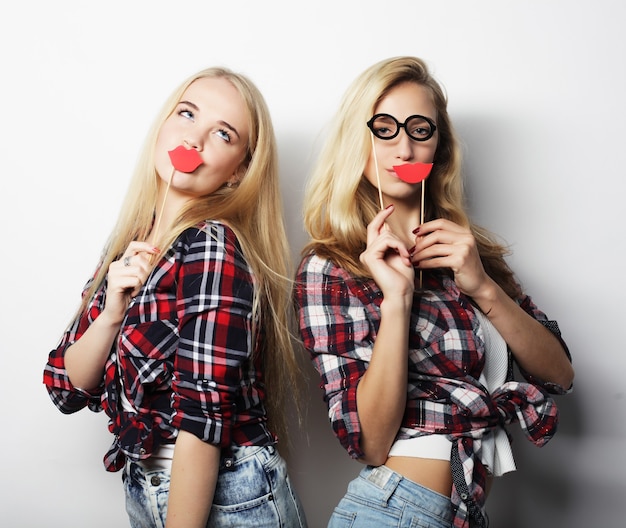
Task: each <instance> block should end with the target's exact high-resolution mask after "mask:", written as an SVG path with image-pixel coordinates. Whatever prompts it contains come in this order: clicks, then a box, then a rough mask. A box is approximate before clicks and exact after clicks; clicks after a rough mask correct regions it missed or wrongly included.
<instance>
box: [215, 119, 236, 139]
mask: <svg viewBox="0 0 626 528" xmlns="http://www.w3.org/2000/svg"><path fill="white" fill-rule="evenodd" d="M218 124H220V125H222V126H223V127H226V128H228V130H230V131H232V132H233V133H234V134H235V135H236V136H237V137H238V138H239V139H241V136H240V135H239V132H237V129H236V128H235V127H234V126H232V125H231V124H229V123H227V122H226V121H218Z"/></svg>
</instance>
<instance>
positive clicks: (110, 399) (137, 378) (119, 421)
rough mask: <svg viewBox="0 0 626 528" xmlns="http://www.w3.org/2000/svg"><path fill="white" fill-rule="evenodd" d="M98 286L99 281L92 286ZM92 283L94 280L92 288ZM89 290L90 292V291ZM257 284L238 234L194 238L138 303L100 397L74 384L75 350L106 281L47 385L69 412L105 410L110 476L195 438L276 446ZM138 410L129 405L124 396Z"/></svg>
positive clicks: (60, 351)
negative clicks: (256, 310) (70, 354)
mask: <svg viewBox="0 0 626 528" xmlns="http://www.w3.org/2000/svg"><path fill="white" fill-rule="evenodd" d="M91 280H93V279H91ZM90 282H91V281H90ZM90 282H89V283H87V286H86V287H88V286H89V284H90ZM254 287H255V286H254V277H253V275H252V272H251V270H250V268H249V266H248V264H247V263H246V261H245V260H244V258H243V255H242V252H241V248H240V247H239V244H238V242H237V239H236V236H235V234H234V232H233V231H232V230H231V229H230V228H228V227H227V226H225V225H223V224H220V223H218V222H207V223H203V224H202V225H199V226H197V228H191V229H187V230H186V231H184V232H183V233H182V234H181V235H180V237H179V238H178V239H177V240H176V241H175V242H174V244H173V245H172V247H171V248H170V249H169V250H168V251H167V253H166V254H165V255H164V256H163V258H162V259H161V261H160V262H159V263H158V264H157V266H156V267H155V269H154V270H153V272H152V274H151V275H150V276H149V277H148V280H147V281H146V283H145V284H144V286H143V288H142V290H141V291H140V293H139V294H138V295H137V296H136V297H135V299H133V301H132V302H131V304H130V306H129V308H128V311H127V313H126V317H125V319H124V321H123V323H122V326H121V329H120V334H119V338H118V340H117V341H116V342H115V343H114V346H113V348H112V350H111V353H110V356H109V358H108V360H107V362H106V365H105V372H104V378H103V381H102V385H101V386H100V387H99V388H98V390H95V391H92V392H91V393H87V392H86V391H83V390H81V389H79V388H76V387H73V386H72V384H71V382H70V380H69V378H68V376H67V372H66V371H65V364H64V355H65V350H66V349H67V348H68V347H69V346H70V345H71V344H72V343H74V342H76V341H77V340H78V339H79V338H80V337H81V335H82V334H83V333H84V332H85V331H86V330H87V328H88V327H89V325H90V324H91V322H93V321H94V320H95V318H96V317H98V315H99V314H100V312H101V311H102V309H103V307H104V302H105V298H106V282H105V284H104V285H103V286H102V287H101V288H100V289H99V290H98V291H97V292H96V295H95V296H94V298H93V300H92V301H91V302H90V304H89V306H88V308H87V310H86V311H85V313H83V314H82V315H81V316H80V317H78V318H77V319H76V320H75V321H74V322H73V323H72V325H71V326H70V327H69V329H68V330H67V331H66V332H65V334H64V335H63V336H62V338H61V340H60V342H59V344H58V346H57V348H55V349H54V350H52V351H51V352H50V355H49V358H48V363H47V365H46V367H45V370H44V383H45V385H46V387H47V389H48V392H49V394H50V397H51V399H52V401H53V403H54V404H55V405H56V406H57V407H58V408H59V409H60V410H61V411H62V412H64V413H73V412H76V411H78V410H80V409H82V408H84V407H86V406H87V407H89V408H90V409H91V410H92V411H101V410H104V411H105V412H106V414H107V415H108V416H109V418H110V421H109V430H110V431H111V433H113V434H114V435H115V441H114V442H113V445H112V446H111V448H110V450H109V452H108V453H107V454H106V455H105V458H104V464H105V467H106V469H107V470H108V471H117V470H119V469H121V468H122V466H123V465H124V461H125V458H126V457H129V458H131V459H133V460H138V459H143V458H147V457H149V456H150V454H151V453H152V452H154V450H155V449H156V448H157V447H158V446H159V445H160V444H161V443H171V442H173V441H174V440H175V438H176V435H177V431H178V430H180V429H182V430H185V431H189V432H191V433H193V434H194V435H196V436H197V437H198V438H201V439H202V440H204V441H206V442H209V443H212V444H216V445H220V446H221V447H223V448H226V447H228V446H230V445H231V444H235V445H269V444H274V443H275V442H276V438H275V437H274V436H273V434H272V433H271V432H270V431H269V430H268V429H267V427H266V422H267V417H266V410H265V406H264V403H263V402H264V398H265V389H264V385H263V377H262V374H261V370H260V366H261V361H262V358H261V357H260V354H254V355H253V352H255V351H260V346H259V345H260V337H259V335H253V330H252V327H253V316H252V302H253V294H254ZM122 390H123V391H124V395H125V397H126V398H127V400H128V401H129V402H130V403H131V405H132V407H133V408H134V410H135V411H136V412H128V410H126V409H124V408H123V406H122V402H121V401H120V393H121V391H122Z"/></svg>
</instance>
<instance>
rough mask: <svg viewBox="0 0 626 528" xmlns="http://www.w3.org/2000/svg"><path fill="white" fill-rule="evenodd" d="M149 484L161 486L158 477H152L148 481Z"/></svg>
mask: <svg viewBox="0 0 626 528" xmlns="http://www.w3.org/2000/svg"><path fill="white" fill-rule="evenodd" d="M150 484H152V485H153V486H158V485H159V484H161V479H160V477H157V476H156V475H153V476H152V478H151V479H150Z"/></svg>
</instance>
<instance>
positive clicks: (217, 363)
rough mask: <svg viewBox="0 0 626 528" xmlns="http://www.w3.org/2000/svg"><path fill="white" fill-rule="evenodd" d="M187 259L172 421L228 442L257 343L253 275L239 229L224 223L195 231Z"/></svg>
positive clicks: (221, 442) (183, 267) (216, 440)
mask: <svg viewBox="0 0 626 528" xmlns="http://www.w3.org/2000/svg"><path fill="white" fill-rule="evenodd" d="M182 259H183V261H182V264H181V269H180V272H179V282H178V292H177V299H178V300H177V312H178V320H179V336H180V341H179V346H178V350H177V352H176V356H175V359H174V373H173V382H172V388H173V394H172V398H173V401H172V405H173V410H174V414H173V417H172V425H173V426H174V427H176V428H178V429H181V430H184V431H187V432H190V433H192V434H194V435H195V436H197V437H198V438H200V439H201V440H203V441H205V442H208V443H211V444H216V445H220V446H222V447H225V446H228V445H229V444H230V442H231V433H232V422H233V420H234V419H235V417H236V413H237V409H236V400H237V395H238V393H239V391H241V387H242V378H243V377H245V375H246V374H244V372H248V369H247V367H246V364H247V363H248V362H249V361H251V356H252V353H253V350H254V347H255V341H254V340H253V337H252V336H253V315H252V308H253V295H254V282H253V277H252V274H251V271H250V269H249V267H248V265H247V264H246V262H245V260H244V259H243V257H242V254H241V250H240V248H239V246H238V244H237V241H236V238H235V235H234V233H233V232H232V231H231V230H230V229H229V228H228V227H226V226H224V225H221V224H209V226H208V227H207V228H206V230H199V231H198V232H197V234H196V235H195V237H193V238H190V239H189V241H188V247H187V248H185V254H184V255H183V256H182Z"/></svg>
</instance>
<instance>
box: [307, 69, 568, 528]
mask: <svg viewBox="0 0 626 528" xmlns="http://www.w3.org/2000/svg"><path fill="white" fill-rule="evenodd" d="M446 105H447V101H446V98H445V96H444V94H443V91H442V89H441V87H440V85H439V84H438V83H437V82H436V81H435V80H434V78H433V77H432V76H431V75H430V73H429V71H428V68H427V66H426V64H425V63H424V61H422V60H420V59H418V58H415V57H397V58H392V59H389V60H384V61H381V62H379V63H377V64H375V65H373V66H371V67H370V68H368V69H367V70H366V71H364V72H363V73H362V74H361V75H360V76H359V77H358V78H357V79H356V80H355V81H354V83H353V84H352V85H351V87H350V88H349V89H348V91H347V93H346V94H345V96H344V98H343V101H342V103H341V106H340V108H339V111H338V112H337V114H336V116H335V120H334V122H333V124H332V127H331V129H330V131H329V133H328V136H327V138H326V143H325V146H324V148H323V150H322V152H321V154H320V157H319V159H318V161H317V164H316V166H315V168H314V171H313V174H312V177H311V180H310V182H309V185H308V189H307V193H306V197H305V200H304V203H305V204H306V205H305V210H304V219H305V226H306V228H307V230H308V232H309V234H310V236H311V240H310V242H309V244H308V245H307V246H306V248H305V251H304V254H303V260H302V262H301V264H300V267H299V271H298V275H297V286H296V295H297V304H298V308H299V318H300V329H301V334H302V338H303V342H304V345H305V347H306V349H307V350H308V352H309V353H310V356H311V359H312V361H313V364H314V366H315V367H316V369H317V371H318V372H319V374H320V377H321V382H322V387H323V391H324V399H325V401H326V403H327V405H328V409H329V418H330V422H331V424H332V427H333V430H334V432H335V434H336V436H337V437H338V439H339V441H340V442H341V444H342V446H343V447H344V448H345V449H346V450H347V451H348V454H349V455H350V456H351V457H353V458H355V459H357V460H359V461H360V462H362V463H364V464H365V465H366V466H365V468H363V470H362V471H361V473H360V475H359V476H358V477H357V478H356V479H354V480H353V481H352V482H351V483H350V485H349V487H348V490H347V492H346V494H345V496H344V497H343V498H342V499H341V501H340V503H339V504H338V506H337V508H336V509H335V511H334V513H333V516H332V518H331V520H330V524H329V526H331V527H333V528H336V527H343V526H346V527H348V526H350V527H365V526H368V527H369V526H407V527H408V526H422V525H426V524H420V523H431V524H427V525H428V526H436V527H450V526H456V527H467V526H472V527H474V526H486V525H487V518H486V512H485V501H486V495H487V490H488V485H489V483H490V481H491V477H492V476H494V475H495V476H497V475H501V474H503V473H505V472H507V471H511V470H513V469H514V468H515V465H514V462H513V458H512V453H511V447H510V445H509V441H508V437H507V433H506V432H505V426H507V425H508V424H510V423H513V422H516V421H519V423H520V425H521V427H522V428H523V429H524V431H525V432H526V434H527V436H528V438H529V439H530V440H531V441H533V442H534V443H535V444H537V445H543V444H544V443H545V442H547V441H548V440H549V439H550V438H551V437H552V435H553V434H554V432H555V428H556V423H557V410H556V406H555V404H554V401H553V399H552V397H551V396H550V393H557V394H562V393H566V392H568V391H569V390H570V387H571V385H572V381H573V376H574V372H573V369H572V366H571V362H570V359H569V353H568V351H567V348H566V346H565V344H564V342H563V341H562V339H561V337H560V332H559V330H558V326H557V324H556V323H555V322H554V321H550V320H548V318H547V317H546V316H545V315H544V314H543V313H542V312H541V311H540V310H539V309H538V308H537V307H536V306H535V305H534V304H533V302H532V301H531V299H530V298H529V297H528V296H527V295H525V294H524V293H523V292H522V290H521V288H520V286H519V284H518V282H517V281H516V279H515V277H514V275H513V273H512V271H511V270H510V269H509V267H508V266H507V264H506V263H505V260H504V255H505V250H504V248H503V247H502V246H501V245H500V244H499V243H497V242H496V241H495V239H494V237H493V236H492V235H490V234H489V233H488V232H486V231H485V230H483V229H481V228H479V227H478V226H476V225H474V224H473V223H472V222H471V220H470V219H469V217H468V214H467V212H466V211H465V208H464V203H463V195H462V184H461V158H460V149H459V145H458V140H457V138H456V136H455V133H454V130H453V128H452V125H451V122H450V119H449V116H448V113H447V109H446ZM512 362H516V363H517V364H518V366H519V367H520V370H521V371H522V372H523V373H524V376H525V380H523V381H521V382H516V381H513V380H512V378H511V366H512Z"/></svg>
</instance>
